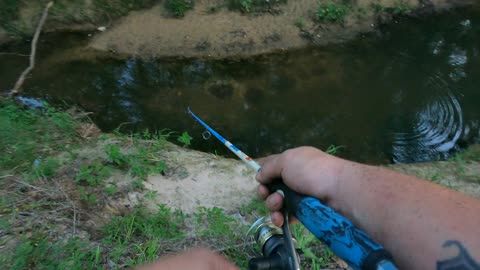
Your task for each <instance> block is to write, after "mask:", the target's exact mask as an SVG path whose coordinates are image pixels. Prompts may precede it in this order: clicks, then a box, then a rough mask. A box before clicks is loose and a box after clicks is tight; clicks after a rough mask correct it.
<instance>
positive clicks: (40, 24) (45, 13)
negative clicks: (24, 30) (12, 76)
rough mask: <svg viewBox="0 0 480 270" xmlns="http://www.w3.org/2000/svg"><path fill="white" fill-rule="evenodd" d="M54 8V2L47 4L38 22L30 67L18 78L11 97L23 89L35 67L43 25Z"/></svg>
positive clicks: (10, 94) (33, 40)
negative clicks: (26, 79)
mask: <svg viewBox="0 0 480 270" xmlns="http://www.w3.org/2000/svg"><path fill="white" fill-rule="evenodd" d="M52 6H53V2H50V3H48V4H47V6H46V7H45V9H44V10H43V13H42V17H41V18H40V21H39V22H38V25H37V29H36V30H35V34H34V36H33V39H32V49H31V51H30V65H29V66H28V67H27V68H26V69H25V70H24V71H23V72H22V74H21V75H20V77H19V78H18V80H17V82H16V83H15V86H14V87H13V89H12V91H10V93H9V94H8V95H9V96H10V97H12V96H14V95H16V94H18V93H19V91H20V87H22V85H23V82H24V81H25V78H26V77H27V75H28V74H29V73H30V72H31V71H32V70H33V68H34V67H35V55H36V53H37V42H38V38H39V37H40V32H41V31H42V28H43V25H44V24H45V21H46V20H47V16H48V10H49V9H50V8H51V7H52Z"/></svg>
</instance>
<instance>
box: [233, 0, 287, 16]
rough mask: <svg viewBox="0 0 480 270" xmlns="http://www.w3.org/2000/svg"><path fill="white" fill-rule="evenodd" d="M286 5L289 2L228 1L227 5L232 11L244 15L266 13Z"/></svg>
mask: <svg viewBox="0 0 480 270" xmlns="http://www.w3.org/2000/svg"><path fill="white" fill-rule="evenodd" d="M285 3H287V0H226V5H227V7H228V8H229V9H230V10H238V11H240V12H243V13H251V12H265V11H269V10H270V9H272V8H273V7H275V6H277V5H279V4H285Z"/></svg>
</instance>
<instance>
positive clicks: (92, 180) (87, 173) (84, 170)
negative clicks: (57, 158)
mask: <svg viewBox="0 0 480 270" xmlns="http://www.w3.org/2000/svg"><path fill="white" fill-rule="evenodd" d="M110 175H112V169H111V168H110V167H108V166H105V165H103V164H102V163H101V162H99V161H94V162H91V163H90V164H88V165H85V164H83V165H80V171H79V172H78V174H77V176H76V177H75V180H74V181H75V183H77V184H84V185H85V184H86V185H89V186H98V185H101V184H103V182H104V181H105V180H106V179H108V178H109V177H110Z"/></svg>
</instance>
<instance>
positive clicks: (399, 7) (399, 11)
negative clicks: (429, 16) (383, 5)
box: [390, 1, 412, 15]
mask: <svg viewBox="0 0 480 270" xmlns="http://www.w3.org/2000/svg"><path fill="white" fill-rule="evenodd" d="M390 10H391V12H392V14H394V15H405V14H408V13H410V12H411V11H412V9H411V8H410V6H409V5H408V4H407V3H406V2H405V1H396V2H395V4H394V5H393V7H392V8H390Z"/></svg>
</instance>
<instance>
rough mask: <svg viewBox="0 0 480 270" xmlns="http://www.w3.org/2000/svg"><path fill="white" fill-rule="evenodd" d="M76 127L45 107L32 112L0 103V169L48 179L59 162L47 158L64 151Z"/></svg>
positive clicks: (63, 114) (1, 101) (68, 119)
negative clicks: (31, 173)
mask: <svg viewBox="0 0 480 270" xmlns="http://www.w3.org/2000/svg"><path fill="white" fill-rule="evenodd" d="M77 125H78V123H77V122H75V121H74V120H73V119H72V117H71V116H69V115H68V114H67V113H64V112H59V111H56V110H55V109H53V108H50V107H48V106H47V107H46V110H43V111H32V110H28V109H23V108H20V107H19V106H17V105H14V104H13V103H11V102H10V101H5V100H0V137H1V138H2V139H1V140H0V152H1V153H2V155H1V156H0V169H3V170H10V169H15V170H20V171H24V172H25V171H34V172H35V173H36V174H38V175H42V174H43V175H45V176H52V175H53V173H54V171H55V169H56V168H58V166H59V162H58V161H55V160H54V159H52V158H50V156H51V155H52V154H53V153H55V152H57V151H62V150H63V151H64V150H67V149H68V147H69V145H70V143H71V142H72V141H74V140H75V139H76V137H75V128H76V127H77ZM43 160H44V161H43Z"/></svg>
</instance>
